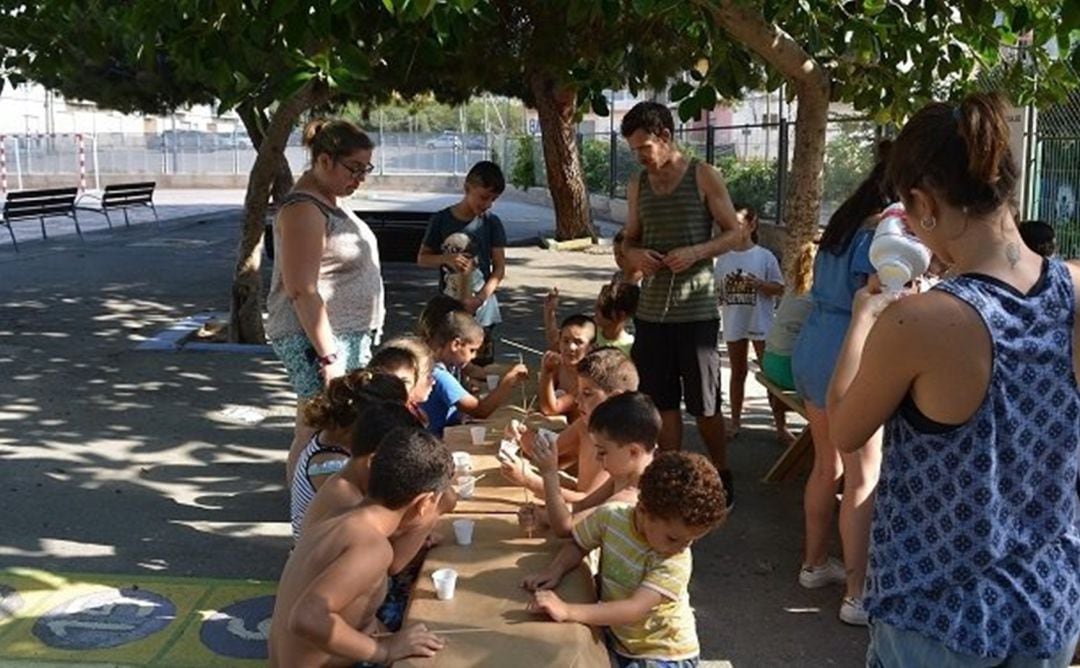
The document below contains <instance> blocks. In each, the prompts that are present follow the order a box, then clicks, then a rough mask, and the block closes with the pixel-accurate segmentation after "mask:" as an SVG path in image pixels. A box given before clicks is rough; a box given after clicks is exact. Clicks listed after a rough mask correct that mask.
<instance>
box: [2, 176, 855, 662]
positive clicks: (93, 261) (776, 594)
mask: <svg viewBox="0 0 1080 668" xmlns="http://www.w3.org/2000/svg"><path fill="white" fill-rule="evenodd" d="M202 192H203V193H204V194H200V193H185V194H183V195H178V196H177V197H175V198H174V197H173V196H172V195H168V196H167V195H166V194H165V193H164V192H163V193H162V196H161V198H160V199H159V201H161V202H162V204H163V207H162V209H163V213H164V212H166V211H168V214H169V217H170V218H172V216H173V214H174V211H173V209H167V208H166V207H177V209H176V210H175V213H176V214H177V215H180V214H184V217H182V218H180V219H178V220H176V219H174V220H176V222H165V223H163V224H162V226H161V227H160V229H157V230H155V229H154V228H153V227H152V226H150V225H145V224H139V225H136V226H134V227H133V228H132V229H131V230H120V231H114V232H112V233H104V232H94V233H92V234H89V235H87V242H86V243H80V242H79V241H78V240H77V239H75V238H74V237H73V236H70V235H69V236H66V237H58V238H56V239H54V240H50V242H48V243H41V242H35V241H27V243H26V244H25V245H24V246H23V252H22V253H20V254H18V255H16V254H15V253H14V252H12V251H11V249H10V247H8V245H6V244H4V242H3V240H2V237H0V277H2V281H0V286H2V287H0V377H3V378H4V379H5V380H6V382H5V383H4V384H3V385H2V386H0V457H2V458H3V460H4V466H3V467H2V469H0V471H2V472H0V507H2V508H4V511H5V512H4V517H5V521H4V531H3V532H2V533H0V568H12V567H27V568H36V569H44V570H48V571H53V572H59V571H64V572H91V573H112V574H119V575H124V576H128V577H131V578H133V579H135V578H137V577H138V576H141V575H142V576H149V575H165V576H171V577H175V576H179V577H184V576H189V577H193V578H200V579H206V578H253V579H257V580H274V579H276V578H277V576H278V574H279V572H280V569H281V566H282V564H283V563H284V559H285V556H286V553H287V550H288V547H289V541H288V539H287V537H286V536H287V525H286V521H285V520H286V519H287V494H286V491H285V490H284V489H283V486H282V484H281V479H282V462H283V461H284V458H285V449H286V446H287V443H288V442H289V429H290V423H291V411H292V396H291V394H290V392H289V390H288V387H287V385H286V383H285V379H284V376H283V374H282V373H281V369H280V367H279V365H278V364H277V362H276V361H275V360H274V359H273V358H272V357H268V356H265V355H260V354H254V353H246V354H226V353H191V352H180V353H151V352H136V351H135V347H136V346H137V345H138V344H139V343H140V342H142V341H144V340H145V339H147V338H149V337H151V336H152V335H153V334H155V333H157V332H158V331H160V330H161V329H163V328H165V327H167V326H169V325H170V324H172V323H175V322H176V321H178V320H180V319H182V318H184V317H187V316H191V315H193V314H197V313H199V312H203V311H220V310H224V309H226V308H227V305H228V290H229V281H230V274H231V269H232V263H233V252H234V248H235V245H236V238H237V232H238V224H237V213H236V209H235V208H232V207H235V205H236V204H237V203H238V201H239V200H238V199H234V200H229V199H228V198H229V197H232V195H230V194H229V193H217V195H218V196H219V199H217V200H212V199H210V196H209V195H206V194H205V191H202ZM383 197H385V198H387V199H385V200H383V201H391V200H393V201H398V200H408V201H412V200H411V199H410V198H405V197H402V196H400V195H392V194H386V195H383ZM400 203H401V204H403V205H404V204H405V203H408V202H400ZM499 207H506V208H505V210H503V209H500V210H499V213H500V214H501V215H503V217H504V219H505V220H507V222H508V226H509V228H510V229H509V232H510V236H511V237H521V236H529V235H531V234H533V233H534V232H535V231H536V230H537V229H549V228H550V226H551V212H550V211H549V210H547V209H544V208H542V207H532V206H526V205H520V204H514V203H511V202H500V203H499ZM510 207H513V208H510ZM518 207H521V208H518ZM515 216H518V217H520V218H521V219H523V220H524V223H518V222H515V220H514V217H515ZM16 233H18V230H17V232H16ZM28 238H29V237H28ZM508 256H509V279H508V281H507V285H506V287H505V289H504V290H503V291H502V301H503V304H504V308H505V312H504V317H505V318H506V320H507V323H506V325H505V327H504V331H505V333H506V334H507V335H509V336H513V337H515V338H520V339H522V340H524V341H529V342H531V343H532V344H533V345H539V344H540V340H541V326H540V320H539V305H540V301H539V299H540V295H542V294H543V292H544V290H545V289H546V287H547V286H549V285H553V284H556V285H558V286H559V288H560V292H561V293H562V294H563V295H564V296H565V298H564V302H565V305H564V310H565V312H570V311H571V310H572V309H575V308H580V309H583V310H584V309H587V308H588V307H589V305H590V304H591V300H592V297H593V296H594V295H595V293H596V290H597V288H598V287H599V285H600V283H601V282H602V281H603V280H605V279H606V278H607V277H609V276H610V273H611V270H612V269H613V265H612V263H611V260H610V257H609V256H608V255H606V254H589V253H567V252H562V253H559V252H552V251H542V250H539V249H534V248H514V249H511V250H510V251H509V252H508ZM384 274H385V279H386V286H387V294H388V302H389V309H390V314H391V315H390V317H389V318H388V330H389V331H390V333H393V332H395V331H402V330H404V329H406V328H408V327H409V326H411V324H412V322H413V321H414V319H415V316H416V314H417V313H418V311H419V305H420V304H421V303H422V302H423V301H424V300H425V299H426V297H427V296H429V295H430V294H431V293H432V291H433V285H434V276H433V274H431V273H429V272H424V271H420V270H418V269H416V268H415V267H412V266H408V265H396V264H395V265H387V266H386V267H385V270H384ZM748 394H749V402H748V410H749V415H748V418H747V419H746V424H745V426H744V430H743V433H742V434H741V435H740V436H739V438H738V439H737V440H735V441H734V442H733V443H732V445H731V448H732V460H733V464H734V469H735V471H736V474H737V476H738V478H737V482H738V491H739V505H738V509H737V510H736V512H735V514H734V516H733V517H732V518H731V520H730V522H729V523H728V525H727V526H726V527H724V528H722V529H721V530H719V531H717V532H715V533H714V534H712V535H710V536H709V537H707V538H706V539H704V540H702V541H701V542H700V544H698V545H697V546H696V547H695V550H694V552H695V576H694V582H693V589H692V595H693V598H694V601H695V604H696V607H697V613H698V622H699V629H700V633H701V639H702V645H703V650H704V658H706V659H708V660H712V661H722V660H726V661H730V662H731V663H732V664H733V665H735V666H752V667H755V668H756V667H758V666H792V665H796V666H821V665H837V666H857V665H861V663H862V657H863V653H864V651H865V642H866V634H865V632H864V631H862V630H857V629H851V628H848V627H845V626H844V625H842V624H841V623H840V622H838V621H837V620H836V617H835V616H836V612H837V608H838V604H839V597H840V594H841V592H840V590H839V589H826V590H818V591H814V592H810V591H805V590H802V589H800V588H799V587H798V585H797V584H796V582H795V572H796V569H797V567H798V561H799V558H798V554H799V542H800V539H801V534H802V529H801V524H802V522H801V493H802V484H801V482H794V483H786V484H778V485H764V484H762V483H759V482H758V480H759V479H760V477H761V476H762V475H763V474H764V473H765V471H766V470H767V469H768V468H769V466H770V464H771V462H772V461H773V459H775V457H776V456H777V454H778V453H779V447H778V446H777V445H776V444H775V442H774V441H773V439H772V432H771V431H770V428H769V419H768V415H767V409H766V404H765V402H764V399H763V396H762V391H761V389H760V388H759V387H757V386H756V385H755V384H754V383H753V381H751V382H750V387H749V388H748ZM249 416H253V418H252V420H251V421H249V419H248V418H249ZM692 433H693V432H692V430H688V434H692ZM690 440H691V443H690V444H689V447H692V448H695V449H700V444H699V443H698V441H697V437H696V435H694V436H693V438H692V439H690ZM0 584H2V583H0ZM3 594H4V592H3V590H2V589H0V597H2V596H3ZM2 620H3V613H2V610H0V622H2ZM2 639H3V636H2V634H0V640H2ZM4 665H12V664H9V663H7V662H4Z"/></svg>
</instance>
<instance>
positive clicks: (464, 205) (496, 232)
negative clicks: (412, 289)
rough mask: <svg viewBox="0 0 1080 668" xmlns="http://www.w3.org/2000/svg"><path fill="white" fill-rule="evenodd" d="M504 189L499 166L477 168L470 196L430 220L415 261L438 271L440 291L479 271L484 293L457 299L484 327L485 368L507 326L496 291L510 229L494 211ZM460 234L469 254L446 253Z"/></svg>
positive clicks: (468, 183)
mask: <svg viewBox="0 0 1080 668" xmlns="http://www.w3.org/2000/svg"><path fill="white" fill-rule="evenodd" d="M505 189H506V179H505V177H503V173H502V170H501V169H499V166H498V165H496V164H495V163H494V162H490V161H488V160H483V161H481V162H478V163H476V164H475V165H473V167H472V169H470V170H469V173H468V175H466V176H465V196H464V197H463V198H462V199H461V201H460V202H458V203H457V204H455V205H453V206H451V207H447V208H446V209H443V210H442V211H439V212H437V213H435V214H434V215H432V216H431V219H430V220H429V221H428V227H427V232H425V234H424V240H423V242H422V243H421V244H420V251H419V253H418V254H417V256H416V263H417V264H418V265H420V266H421V267H426V268H429V269H439V291H440V292H445V291H446V284H447V278H448V277H450V276H452V275H454V274H455V273H467V272H470V271H474V270H475V271H479V272H480V275H481V277H482V278H483V283H482V284H480V287H479V289H476V290H475V291H473V290H471V289H470V290H469V292H470V294H468V295H464V296H463V297H462V296H459V295H456V294H455V295H453V296H454V297H456V298H459V299H461V301H462V303H464V304H465V309H466V310H467V311H468V312H469V313H472V314H474V315H475V316H476V318H477V321H478V322H479V324H480V326H481V327H483V328H484V340H483V344H482V346H481V349H480V350H479V351H478V353H477V359H476V363H477V364H479V365H480V366H486V365H488V364H491V363H492V362H493V361H495V345H494V330H495V325H497V324H498V323H500V322H502V316H501V315H500V313H499V303H498V300H497V298H496V297H495V291H496V290H497V289H498V287H499V284H500V283H502V281H503V280H504V279H505V278H506V230H505V229H504V228H503V224H502V221H501V220H499V217H498V216H496V215H494V214H492V213H489V210H490V209H491V205H492V204H494V203H495V200H496V199H498V198H499V195H501V194H502V193H503V190H505ZM459 232H460V233H464V234H465V235H467V236H468V237H469V240H470V243H469V244H468V246H467V250H464V251H457V252H454V250H452V249H444V247H443V245H444V243H445V242H446V239H447V237H449V236H450V235H452V234H456V233H459Z"/></svg>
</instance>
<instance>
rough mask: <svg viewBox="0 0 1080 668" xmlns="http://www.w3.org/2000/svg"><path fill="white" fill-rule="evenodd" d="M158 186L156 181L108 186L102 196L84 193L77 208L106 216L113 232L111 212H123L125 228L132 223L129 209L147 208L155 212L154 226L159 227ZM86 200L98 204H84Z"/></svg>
mask: <svg viewBox="0 0 1080 668" xmlns="http://www.w3.org/2000/svg"><path fill="white" fill-rule="evenodd" d="M156 185H157V183H156V182H154V181H140V182H138V183H114V184H112V185H107V186H105V190H104V191H102V192H101V194H100V195H99V194H97V193H84V194H83V195H82V196H81V197H80V198H79V202H78V206H77V208H79V209H83V210H85V211H93V212H94V213H100V214H102V215H104V216H105V220H106V222H108V223H109V229H110V230H111V229H112V216H110V215H109V212H110V211H113V210H115V209H120V210H121V211H123V212H124V226H125V227H131V221H130V219H129V218H128V209H130V208H131V207H134V206H146V207H150V210H151V211H153V212H154V224H155V225H157V224H158V223H160V219H159V218H158V213H157V209H156V208H155V207H154V187H155V186H156ZM86 200H96V204H95V205H94V206H88V205H86V204H84V203H83V202H84V201H86Z"/></svg>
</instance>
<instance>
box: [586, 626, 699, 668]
mask: <svg viewBox="0 0 1080 668" xmlns="http://www.w3.org/2000/svg"><path fill="white" fill-rule="evenodd" d="M618 642H619V641H618V640H616V639H615V634H614V633H612V632H611V629H608V628H605V629H604V644H606V645H607V648H608V655H609V656H610V657H611V665H612V666H614V667H615V668H697V666H698V657H696V656H695V657H694V658H692V659H673V660H669V659H633V658H630V657H628V656H623V655H622V654H619V653H618V652H617V651H615V647H616V645H617V644H618Z"/></svg>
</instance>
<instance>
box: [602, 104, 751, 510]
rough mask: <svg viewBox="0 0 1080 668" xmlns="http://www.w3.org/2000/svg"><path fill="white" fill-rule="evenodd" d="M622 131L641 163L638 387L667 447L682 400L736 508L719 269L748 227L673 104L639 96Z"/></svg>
mask: <svg viewBox="0 0 1080 668" xmlns="http://www.w3.org/2000/svg"><path fill="white" fill-rule="evenodd" d="M621 130H622V135H623V137H625V138H626V142H627V143H628V144H629V145H630V150H631V151H633V152H634V154H635V155H636V156H637V159H638V162H640V163H641V165H642V166H643V167H644V169H643V170H641V172H640V173H639V174H638V175H637V176H636V177H633V178H631V180H630V183H629V188H628V194H627V203H628V205H629V210H628V213H627V218H626V227H625V228H624V232H625V239H626V258H627V262H628V263H629V265H630V267H631V268H632V269H636V270H640V271H641V272H643V273H644V275H645V279H644V281H643V282H642V288H641V300H640V302H639V304H638V309H637V315H636V317H635V327H636V329H635V339H634V347H633V349H632V350H631V355H632V357H633V359H634V364H636V365H637V368H638V374H639V375H640V376H641V391H642V392H645V393H647V394H648V395H649V396H651V397H652V400H653V401H654V402H656V406H657V408H659V409H660V414H661V417H662V418H663V429H662V430H661V432H660V439H659V440H660V446H661V447H662V448H665V449H678V448H679V447H681V445H682V416H681V414H680V404H681V402H682V401H683V400H684V399H685V402H686V410H687V412H688V413H690V414H691V415H693V416H694V418H695V419H696V420H697V426H698V430H699V431H700V432H701V438H702V440H704V441H705V445H706V447H707V448H708V450H709V456H710V457H711V458H712V461H713V464H715V465H716V468H717V470H718V471H719V472H720V477H721V479H722V480H723V481H724V487H725V491H726V492H727V494H728V506H729V507H730V506H731V505H732V504H733V503H734V490H733V488H732V480H731V471H730V470H729V469H728V464H727V438H726V435H725V433H724V417H723V414H722V413H721V411H720V403H721V389H720V388H721V383H720V352H719V350H718V348H717V334H718V331H719V328H720V306H719V301H718V299H717V294H716V289H715V284H714V279H713V275H712V272H713V260H714V259H715V258H716V256H718V255H720V254H722V253H725V252H727V251H729V250H731V249H732V248H734V247H735V246H736V245H738V243H739V242H740V239H741V236H742V234H743V233H742V232H741V231H740V226H739V224H738V221H737V220H736V218H735V208H734V207H733V206H732V204H731V197H730V195H728V191H727V186H725V185H724V180H723V178H722V177H721V176H720V173H719V172H718V171H717V170H716V169H714V168H713V167H711V166H710V165H708V164H706V163H703V162H699V161H697V160H696V159H688V158H687V157H686V156H684V155H683V154H682V153H681V152H680V151H679V149H678V147H677V146H676V145H675V142H674V134H675V121H674V119H673V118H672V116H671V112H670V111H669V110H668V108H667V107H665V106H664V105H662V104H658V103H656V102H640V103H638V104H636V105H634V107H633V108H632V109H631V110H630V111H629V112H627V114H626V116H624V117H623V120H622V128H621Z"/></svg>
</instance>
